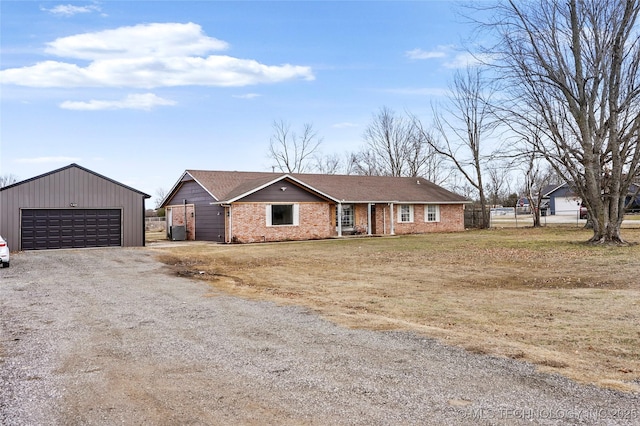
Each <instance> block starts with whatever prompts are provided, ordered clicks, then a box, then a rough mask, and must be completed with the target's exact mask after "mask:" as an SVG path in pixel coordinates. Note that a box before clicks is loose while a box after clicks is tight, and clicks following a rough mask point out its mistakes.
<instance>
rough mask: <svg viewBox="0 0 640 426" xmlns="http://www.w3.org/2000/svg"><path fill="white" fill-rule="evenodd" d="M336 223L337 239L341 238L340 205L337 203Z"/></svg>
mask: <svg viewBox="0 0 640 426" xmlns="http://www.w3.org/2000/svg"><path fill="white" fill-rule="evenodd" d="M336 221H337V222H338V237H342V203H338V211H337V213H336Z"/></svg>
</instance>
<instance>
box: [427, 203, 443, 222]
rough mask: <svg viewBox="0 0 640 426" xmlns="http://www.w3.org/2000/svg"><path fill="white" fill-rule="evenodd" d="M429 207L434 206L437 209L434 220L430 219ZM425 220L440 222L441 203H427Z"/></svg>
mask: <svg viewBox="0 0 640 426" xmlns="http://www.w3.org/2000/svg"><path fill="white" fill-rule="evenodd" d="M429 207H433V208H434V209H435V211H434V212H431V213H435V218H434V220H429ZM424 221H425V222H427V223H435V222H440V204H425V206H424Z"/></svg>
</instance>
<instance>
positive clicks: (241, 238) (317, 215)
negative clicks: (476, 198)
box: [232, 203, 464, 243]
mask: <svg viewBox="0 0 640 426" xmlns="http://www.w3.org/2000/svg"><path fill="white" fill-rule="evenodd" d="M297 204H298V205H299V206H300V207H299V209H300V210H299V224H298V225H280V226H267V220H266V206H267V205H268V203H234V204H233V213H232V221H233V225H232V226H233V241H235V242H239V243H254V242H264V241H287V240H313V239H322V238H329V237H332V236H335V235H337V233H336V228H335V205H330V204H328V203H297ZM424 210H425V206H424V205H421V204H416V205H414V206H413V222H412V223H399V222H398V205H394V206H393V221H394V226H395V233H396V234H397V235H401V234H423V233H429V232H454V231H463V230H464V206H463V205H460V204H456V205H440V221H439V222H425V221H424ZM389 212H390V209H389V206H388V205H387V204H376V205H375V219H376V226H375V232H376V233H377V234H384V235H389V234H390V232H391V223H390V220H391V218H390V214H389ZM355 224H356V225H357V226H361V227H362V228H364V229H366V226H367V205H366V204H357V205H356V206H355Z"/></svg>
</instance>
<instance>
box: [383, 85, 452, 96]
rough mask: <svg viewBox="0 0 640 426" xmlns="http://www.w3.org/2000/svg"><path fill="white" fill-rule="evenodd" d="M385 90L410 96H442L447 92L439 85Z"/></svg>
mask: <svg viewBox="0 0 640 426" xmlns="http://www.w3.org/2000/svg"><path fill="white" fill-rule="evenodd" d="M385 92H387V93H394V94H397V95H412V96H444V95H446V94H447V93H448V91H447V89H444V88H440V87H405V88H399V89H388V90H385Z"/></svg>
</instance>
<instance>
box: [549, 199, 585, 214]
mask: <svg viewBox="0 0 640 426" xmlns="http://www.w3.org/2000/svg"><path fill="white" fill-rule="evenodd" d="M554 201H555V205H554V214H555V215H557V216H571V215H572V216H576V215H577V214H578V212H579V211H580V199H579V198H576V197H555V198H554Z"/></svg>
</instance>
